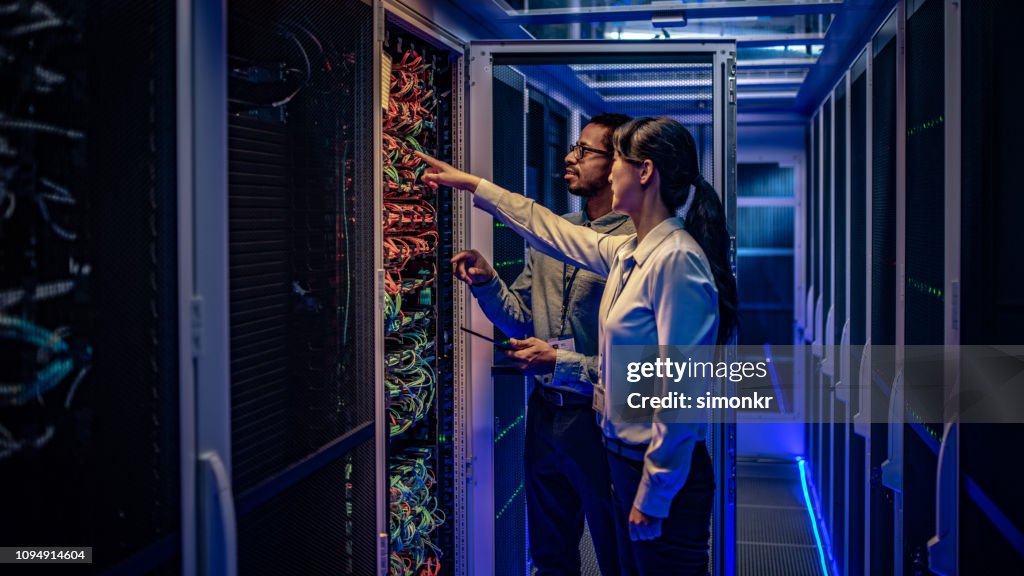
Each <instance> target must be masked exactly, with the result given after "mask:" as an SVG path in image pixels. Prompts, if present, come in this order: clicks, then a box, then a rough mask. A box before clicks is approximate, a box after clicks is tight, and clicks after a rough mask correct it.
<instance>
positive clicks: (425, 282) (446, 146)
mask: <svg viewBox="0 0 1024 576" xmlns="http://www.w3.org/2000/svg"><path fill="white" fill-rule="evenodd" d="M407 17H408V18H410V19H403V18H402V17H400V16H399V15H397V14H395V13H393V12H390V11H388V13H387V15H386V18H385V24H384V42H383V52H382V54H381V56H382V58H383V60H384V65H383V67H382V74H383V77H382V81H383V82H387V83H389V84H390V88H389V93H388V96H389V97H387V98H385V99H387V102H386V110H384V111H383V124H382V127H383V134H382V137H383V141H384V157H383V164H384V166H383V190H382V195H383V201H384V224H383V225H384V230H383V240H384V247H385V250H384V281H385V287H384V292H385V294H384V299H385V311H384V320H385V326H384V333H385V340H384V341H385V346H384V352H385V356H384V358H385V392H386V396H387V398H388V421H389V428H390V429H389V430H388V442H387V469H388V471H387V479H388V485H387V489H388V493H389V498H388V502H389V504H388V508H389V520H388V534H389V542H388V549H389V559H388V572H389V573H390V574H419V573H421V571H422V570H426V571H427V573H431V574H435V573H436V574H455V573H456V572H457V570H459V569H460V568H461V565H462V563H461V562H460V561H459V558H458V556H457V552H456V530H455V525H457V524H458V523H459V522H460V519H459V518H457V517H456V513H455V499H456V496H455V474H456V468H457V460H456V458H455V451H454V447H453V442H454V440H455V438H456V437H457V436H458V435H460V434H461V430H459V429H457V428H456V420H455V402H456V385H455V379H456V364H455V362H456V356H455V355H456V351H455V342H456V338H455V333H454V331H455V327H456V321H455V315H454V308H453V305H454V303H455V290H454V285H453V282H454V281H453V277H452V275H451V274H450V273H449V260H450V259H451V258H452V256H453V255H454V251H453V250H454V247H455V234H454V230H453V228H454V225H455V220H454V218H453V204H454V202H456V201H457V199H459V198H461V197H460V195H459V193H458V192H457V191H451V190H449V189H440V190H438V191H436V192H432V191H430V190H429V189H428V188H427V187H425V186H423V184H422V183H420V182H419V181H418V177H419V175H420V173H421V172H422V171H423V169H424V168H425V165H424V164H422V162H420V161H419V160H418V159H416V157H414V156H412V150H422V151H424V152H426V153H427V154H430V155H431V156H435V157H437V158H440V159H441V160H444V161H449V162H458V156H457V154H458V153H457V152H456V150H455V149H456V142H455V139H454V137H455V134H456V130H457V129H459V128H458V126H457V122H458V116H457V115H458V110H457V109H456V108H455V107H454V106H453V105H454V102H455V101H456V98H457V97H458V96H457V92H458V89H459V87H460V85H459V78H460V75H459V74H458V70H459V67H460V66H461V64H462V52H461V49H455V48H453V47H452V46H450V45H446V44H445V43H444V42H442V41H440V40H438V39H436V38H433V37H432V36H431V35H430V34H429V33H428V32H427V30H425V29H424V28H420V27H418V26H417V25H416V22H415V20H413V19H412V16H409V15H407ZM382 87H383V84H382ZM384 106H385V104H384V102H383V100H382V107H384ZM417 120H419V121H420V124H417V122H416V121H417ZM407 359H408V360H407ZM412 363H415V364H416V366H415V367H413V366H411V364H412Z"/></svg>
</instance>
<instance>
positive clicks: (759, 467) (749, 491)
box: [736, 462, 822, 576]
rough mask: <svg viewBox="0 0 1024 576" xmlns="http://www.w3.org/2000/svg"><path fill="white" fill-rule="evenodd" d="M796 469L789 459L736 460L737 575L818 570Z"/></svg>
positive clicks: (805, 573)
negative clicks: (761, 461)
mask: <svg viewBox="0 0 1024 576" xmlns="http://www.w3.org/2000/svg"><path fill="white" fill-rule="evenodd" d="M796 472H797V470H796V465H795V464H792V463H786V464H783V463H778V464H768V463H749V462H743V463H741V464H740V467H739V479H740V482H739V499H738V504H739V506H738V508H737V518H736V520H737V535H736V537H737V574H741V575H749V576H760V575H762V574H786V575H790V574H797V575H809V576H811V575H813V576H819V575H821V574H822V572H821V562H820V560H819V557H818V547H817V545H816V544H815V539H814V533H813V529H812V526H811V520H810V518H809V516H808V514H807V508H806V506H805V505H804V502H803V493H802V490H801V487H800V480H799V477H798V476H797V475H796Z"/></svg>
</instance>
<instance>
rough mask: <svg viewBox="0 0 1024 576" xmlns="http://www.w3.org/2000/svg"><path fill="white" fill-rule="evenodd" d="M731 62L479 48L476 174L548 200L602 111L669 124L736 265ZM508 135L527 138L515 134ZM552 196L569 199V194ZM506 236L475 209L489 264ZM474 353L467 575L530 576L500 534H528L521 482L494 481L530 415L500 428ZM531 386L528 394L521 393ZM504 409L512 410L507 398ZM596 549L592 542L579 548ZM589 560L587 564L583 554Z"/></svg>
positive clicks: (722, 484)
mask: <svg viewBox="0 0 1024 576" xmlns="http://www.w3.org/2000/svg"><path fill="white" fill-rule="evenodd" d="M735 59H736V47H735V44H734V43H731V42H720V43H708V42H692V41H659V42H636V43H633V42H631V43H628V44H625V45H624V44H622V43H618V44H615V43H610V42H602V41H586V40H584V41H558V42H547V41H533V40H526V41H503V42H498V41H495V42H473V43H472V44H471V47H470V62H469V79H468V80H469V136H470V142H472V143H473V148H472V150H473V153H472V155H471V157H470V158H469V171H470V172H472V173H473V174H477V175H479V176H481V177H484V178H487V179H491V180H494V179H495V178H499V181H500V183H506V182H509V181H512V182H523V183H524V186H523V189H517V188H513V190H514V191H517V192H523V193H525V194H526V195H527V196H531V197H547V195H548V194H550V193H551V192H552V188H557V185H555V184H553V183H552V182H551V181H552V180H554V179H553V178H546V176H548V175H549V173H550V172H551V169H552V168H554V169H560V168H561V164H560V160H561V157H562V155H564V154H565V150H567V149H568V146H569V145H570V144H571V143H572V142H573V141H575V138H576V135H577V134H578V132H579V129H580V128H581V127H582V126H583V125H585V124H586V119H587V118H590V117H592V116H594V115H595V114H598V113H601V112H621V113H626V114H629V115H631V116H634V117H636V116H662V115H664V116H670V117H673V118H675V119H677V120H679V121H680V122H681V123H683V124H684V125H685V126H687V128H688V129H689V130H690V132H691V133H692V134H693V136H694V139H695V141H696V143H697V147H698V152H699V155H700V162H701V172H702V174H703V175H704V177H705V179H707V180H708V181H709V182H710V183H711V184H712V185H713V186H714V187H715V189H716V190H718V192H719V194H721V195H722V201H723V204H724V206H725V209H726V217H727V222H728V228H729V231H730V236H731V237H732V239H733V242H732V246H733V249H732V262H733V263H735V230H736V216H735V215H736V161H735V155H736V137H735V133H736V130H735V127H736V96H735V94H736V90H735ZM666 75H671V77H672V78H673V79H675V80H676V81H675V82H672V83H671V84H672V85H671V86H666V87H664V88H661V89H659V90H658V91H657V93H651V92H650V90H648V89H647V88H643V87H642V83H641V82H640V81H641V80H644V79H647V78H649V77H651V76H657V77H658V78H661V79H664V78H665V77H666ZM510 79H514V80H516V82H515V83H516V84H517V85H518V83H519V82H518V81H519V80H522V81H523V82H524V85H523V86H521V87H518V86H511V84H510V83H509V80H510ZM510 86H511V88H509V87H510ZM517 87H518V88H520V91H521V93H522V95H523V96H522V97H523V108H522V109H524V111H525V113H524V114H523V115H522V116H521V117H520V116H516V115H514V114H509V113H508V108H509V104H510V103H511V101H510V97H509V94H511V93H512V92H513V91H514V90H512V89H513V88H517ZM537 126H541V128H537ZM512 133H519V134H521V137H517V138H513V137H511V136H508V135H509V134H512ZM538 136H540V137H542V138H538ZM527 142H530V148H529V149H527V147H526V146H527ZM520 143H521V144H520ZM538 147H543V151H542V154H543V155H544V156H545V157H546V158H547V159H546V160H544V159H540V160H531V155H533V154H536V153H537V150H536V148H538ZM517 159H518V160H517ZM538 173H539V177H538ZM506 185H507V184H506ZM563 186H564V185H563ZM555 191H556V192H559V194H564V187H563V188H562V189H561V190H555ZM559 194H556V195H553V196H550V198H557V197H558V196H559ZM507 234H509V232H508V231H507V230H506V229H504V228H501V227H498V226H495V225H493V223H492V220H491V218H490V216H488V215H486V214H484V213H482V212H480V211H473V212H472V216H471V221H470V225H469V239H470V242H471V245H472V246H473V247H474V248H476V249H478V250H480V251H481V252H482V253H483V254H484V256H485V257H487V258H488V259H492V261H493V257H494V256H495V254H494V252H496V251H497V250H498V248H497V247H499V246H504V245H505V244H507V243H509V242H511V240H510V239H509V238H507ZM492 246H493V247H495V248H493V249H492ZM506 260H507V262H506V261H504V260H503V262H502V264H508V265H509V266H511V267H514V266H516V265H519V266H522V264H523V257H522V256H520V257H519V258H511V259H506ZM502 271H504V272H507V273H509V274H511V275H512V276H513V277H514V276H515V274H517V273H518V271H517V270H511V269H510V270H502V269H499V273H501V272H502ZM734 271H735V264H734ZM468 316H469V317H468V318H467V319H468V320H469V325H471V326H472V328H473V329H474V330H477V331H480V332H484V331H488V330H492V329H493V328H492V327H491V325H490V323H489V322H488V321H487V319H486V318H485V317H484V316H483V314H482V313H481V312H480V310H479V308H476V307H472V308H471V309H470V310H469V315H468ZM499 336H500V335H499ZM469 346H470V348H469V350H468V352H467V358H470V359H471V366H472V373H471V374H470V375H469V382H470V383H471V384H470V386H471V390H470V393H469V395H470V398H471V400H470V405H469V409H470V414H469V432H470V437H469V439H468V446H467V453H468V454H470V455H471V460H472V468H473V479H474V482H471V484H470V491H471V494H469V497H468V498H467V501H468V502H470V503H471V506H474V507H476V508H478V509H474V510H470V511H469V512H470V513H469V515H468V522H469V524H468V525H467V530H466V532H467V535H468V538H469V541H468V543H467V544H468V545H467V550H469V558H468V561H469V565H468V567H469V573H473V574H490V573H499V572H497V568H499V567H502V568H503V569H504V568H505V567H508V566H517V567H519V566H522V567H523V568H524V570H523V571H522V573H524V574H525V573H528V572H527V571H528V570H529V561H528V552H527V548H526V542H525V540H522V541H517V542H515V543H513V544H511V545H510V543H509V542H507V541H504V540H503V539H501V538H499V535H500V534H502V533H504V532H505V531H503V530H502V529H501V526H502V525H503V523H517V522H521V523H522V525H524V526H525V494H524V491H523V490H522V486H523V484H522V483H521V482H516V481H506V480H508V478H505V480H502V482H500V483H499V482H497V481H493V482H491V481H486V480H487V479H492V478H493V479H497V477H498V476H499V472H500V475H501V476H502V477H506V476H510V475H511V476H514V475H516V474H517V473H518V474H522V469H523V464H522V450H521V449H516V447H519V446H522V439H523V437H524V434H525V426H521V425H516V423H517V422H523V421H525V418H524V416H525V414H520V415H518V416H517V415H515V414H509V415H506V416H501V418H500V420H501V421H500V422H498V421H497V420H498V417H497V414H498V410H499V406H498V405H497V404H498V403H497V402H496V399H497V397H498V396H497V393H496V388H495V386H494V385H493V383H492V377H493V376H494V373H492V370H491V365H492V360H493V358H492V356H491V348H490V345H489V344H486V343H484V344H483V345H481V344H480V343H478V342H475V341H474V342H471V343H469ZM730 354H732V352H731V351H730ZM716 386H719V387H722V388H720V389H719V390H716V392H715V393H716V394H730V393H731V390H729V389H728V388H727V387H729V386H731V385H730V384H729V383H728V382H721V383H718V384H716ZM523 389H524V392H523V393H524V394H525V386H524V387H523ZM517 404H518V403H517ZM522 405H523V406H525V401H524V402H522ZM502 406H507V398H505V399H503V400H502ZM503 410H504V408H503ZM505 412H507V410H505ZM708 424H709V426H708V430H709V434H708V438H707V442H708V448H709V451H710V452H711V455H712V460H713V461H714V467H715V475H716V485H717V492H716V506H715V510H714V515H713V519H712V524H713V526H712V567H711V568H712V571H713V573H715V574H731V573H734V572H735V537H734V535H735V497H736V496H735V495H736V485H735V472H734V470H735V462H734V458H735V457H734V447H735V414H734V413H732V412H731V411H729V412H723V413H719V414H715V415H714V416H713V420H709V422H708ZM499 428H500V429H499ZM499 441H500V442H499ZM517 471H519V472H517ZM520 480H522V478H520ZM499 491H500V492H501V493H499ZM492 514H493V515H492ZM588 545H589V538H587V537H586V536H585V537H584V542H583V543H582V545H581V547H583V548H585V547H587V546H588ZM583 562H584V567H585V568H586V562H587V559H586V554H584V559H583ZM506 571H507V572H509V573H520V571H519V570H517V569H513V570H511V571H508V570H504V571H503V572H501V573H504V572H506Z"/></svg>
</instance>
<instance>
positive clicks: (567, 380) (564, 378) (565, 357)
mask: <svg viewBox="0 0 1024 576" xmlns="http://www.w3.org/2000/svg"><path fill="white" fill-rule="evenodd" d="M583 369H584V366H583V355H582V354H579V353H577V352H570V351H568V350H555V372H554V374H553V375H552V378H551V380H552V383H553V384H561V385H563V386H569V387H571V388H573V389H576V388H579V386H577V385H576V384H578V383H579V382H580V381H581V380H583Z"/></svg>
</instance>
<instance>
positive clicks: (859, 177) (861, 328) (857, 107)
mask: <svg viewBox="0 0 1024 576" xmlns="http://www.w3.org/2000/svg"><path fill="white" fill-rule="evenodd" d="M867 86H868V82H867V74H866V73H864V74H861V75H860V76H857V78H856V79H854V80H853V82H851V83H850V344H851V345H855V346H860V345H863V344H864V342H865V336H866V335H865V323H866V319H867V318H866V316H867V290H866V282H865V279H864V276H863V275H864V274H866V273H867V236H866V232H867V178H866V168H867V130H868V129H869V126H868V125H867V99H868V92H867ZM848 373H849V374H850V381H849V384H850V386H851V387H853V388H851V391H850V413H851V414H858V413H860V411H861V410H862V407H861V405H860V397H861V393H860V390H859V388H856V386H858V385H859V383H860V358H858V357H856V354H852V355H851V357H850V366H849V370H848ZM864 455H865V439H864V438H863V437H861V436H859V435H857V434H855V433H853V432H852V431H851V432H850V473H849V478H850V506H849V510H850V522H849V526H850V536H849V553H848V559H849V561H848V564H849V570H848V572H849V573H850V574H864V573H865V567H864V507H865V502H864V488H865V484H866V482H867V477H866V468H865V466H866V462H865V456H864Z"/></svg>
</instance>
